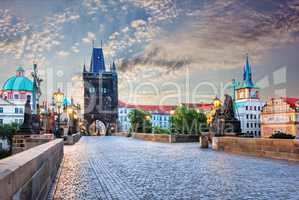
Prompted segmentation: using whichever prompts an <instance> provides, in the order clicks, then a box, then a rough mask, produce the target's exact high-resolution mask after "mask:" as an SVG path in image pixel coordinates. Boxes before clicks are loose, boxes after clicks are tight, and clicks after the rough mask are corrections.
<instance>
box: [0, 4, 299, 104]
mask: <svg viewBox="0 0 299 200" xmlns="http://www.w3.org/2000/svg"><path fill="white" fill-rule="evenodd" d="M298 39H299V1H298V0H285V1H281V0H242V1H238V0H184V1H183V0H82V1H79V0H51V1H50V0H49V1H46V0H44V1H40V0H26V1H25V0H1V1H0V82H1V84H3V82H4V81H5V80H6V79H7V78H8V77H9V76H11V75H12V74H14V71H15V68H16V66H24V67H25V68H26V69H27V71H28V72H29V71H30V70H31V66H32V63H33V62H36V63H37V64H38V66H39V69H40V73H41V75H42V76H43V78H44V85H43V87H44V88H45V90H44V91H45V92H44V96H47V97H45V98H49V96H50V95H49V94H51V92H52V91H53V90H55V89H56V88H58V87H63V88H64V90H65V92H66V93H67V94H68V95H69V96H70V95H72V96H75V97H76V98H80V95H82V91H81V89H80V88H81V86H80V84H81V81H80V74H81V72H82V66H83V64H84V62H85V63H87V64H89V62H90V54H91V47H92V41H93V40H94V44H95V46H100V45H101V40H102V41H103V48H104V53H105V58H106V66H107V67H108V66H109V65H110V63H111V62H112V61H113V60H115V62H116V63H117V67H118V70H119V79H120V81H119V82H120V84H119V93H120V99H122V100H125V101H129V102H131V103H146V104H156V103H163V104H165V103H177V102H192V101H207V100H209V99H210V98H212V97H213V96H215V95H218V96H222V95H223V94H224V93H225V92H229V91H230V89H229V88H228V85H229V83H230V81H231V80H232V79H233V78H235V79H238V80H241V78H242V67H243V64H244V60H245V56H246V53H248V54H249V56H250V61H251V63H252V67H253V76H254V81H255V82H256V83H257V84H258V85H259V86H260V87H261V92H262V97H263V98H264V99H265V100H267V99H268V98H269V97H272V96H285V95H288V96H297V97H298V96H299V89H298V88H299V87H298V85H299V80H298V74H299V59H298V55H299V54H298V52H299V43H298V41H299V40H298ZM74 88H75V90H74ZM77 88H78V89H77ZM225 88H228V89H226V90H225Z"/></svg>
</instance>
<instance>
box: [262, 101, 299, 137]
mask: <svg viewBox="0 0 299 200" xmlns="http://www.w3.org/2000/svg"><path fill="white" fill-rule="evenodd" d="M278 131H280V132H283V133H287V134H291V135H293V136H297V137H298V136H299V99H298V98H277V99H271V100H270V101H268V102H267V104H266V106H265V107H264V108H263V110H262V113H261V136H262V137H264V138H267V137H270V136H271V135H272V134H273V133H275V132H278Z"/></svg>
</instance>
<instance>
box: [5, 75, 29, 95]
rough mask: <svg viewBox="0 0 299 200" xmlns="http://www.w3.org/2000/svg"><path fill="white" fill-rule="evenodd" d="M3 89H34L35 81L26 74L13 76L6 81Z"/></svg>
mask: <svg viewBox="0 0 299 200" xmlns="http://www.w3.org/2000/svg"><path fill="white" fill-rule="evenodd" d="M3 90H14V91H33V83H32V81H31V80H29V79H28V78H26V77H24V76H13V77H11V78H9V79H8V80H7V81H6V82H5V83H4V86H3Z"/></svg>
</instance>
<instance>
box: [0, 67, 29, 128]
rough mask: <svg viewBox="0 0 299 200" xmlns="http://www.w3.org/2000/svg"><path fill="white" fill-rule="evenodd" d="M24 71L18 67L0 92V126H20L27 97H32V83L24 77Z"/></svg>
mask: <svg viewBox="0 0 299 200" xmlns="http://www.w3.org/2000/svg"><path fill="white" fill-rule="evenodd" d="M24 74H25V70H24V69H23V68H22V67H18V68H17V70H16V75H14V76H12V77H10V78H9V79H8V80H7V81H5V83H4V85H3V87H2V90H1V91H0V124H11V123H19V124H21V123H22V122H23V119H24V107H25V103H26V100H27V96H30V97H32V91H33V83H32V81H31V80H30V79H28V78H27V77H25V75H24Z"/></svg>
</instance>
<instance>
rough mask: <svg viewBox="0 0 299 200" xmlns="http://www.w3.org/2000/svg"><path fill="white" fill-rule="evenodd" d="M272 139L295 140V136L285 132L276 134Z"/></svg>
mask: <svg viewBox="0 0 299 200" xmlns="http://www.w3.org/2000/svg"><path fill="white" fill-rule="evenodd" d="M270 138H272V139H295V136H293V135H291V134H287V133H283V132H280V131H278V132H275V133H274V134H273V135H271V137H270Z"/></svg>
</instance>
